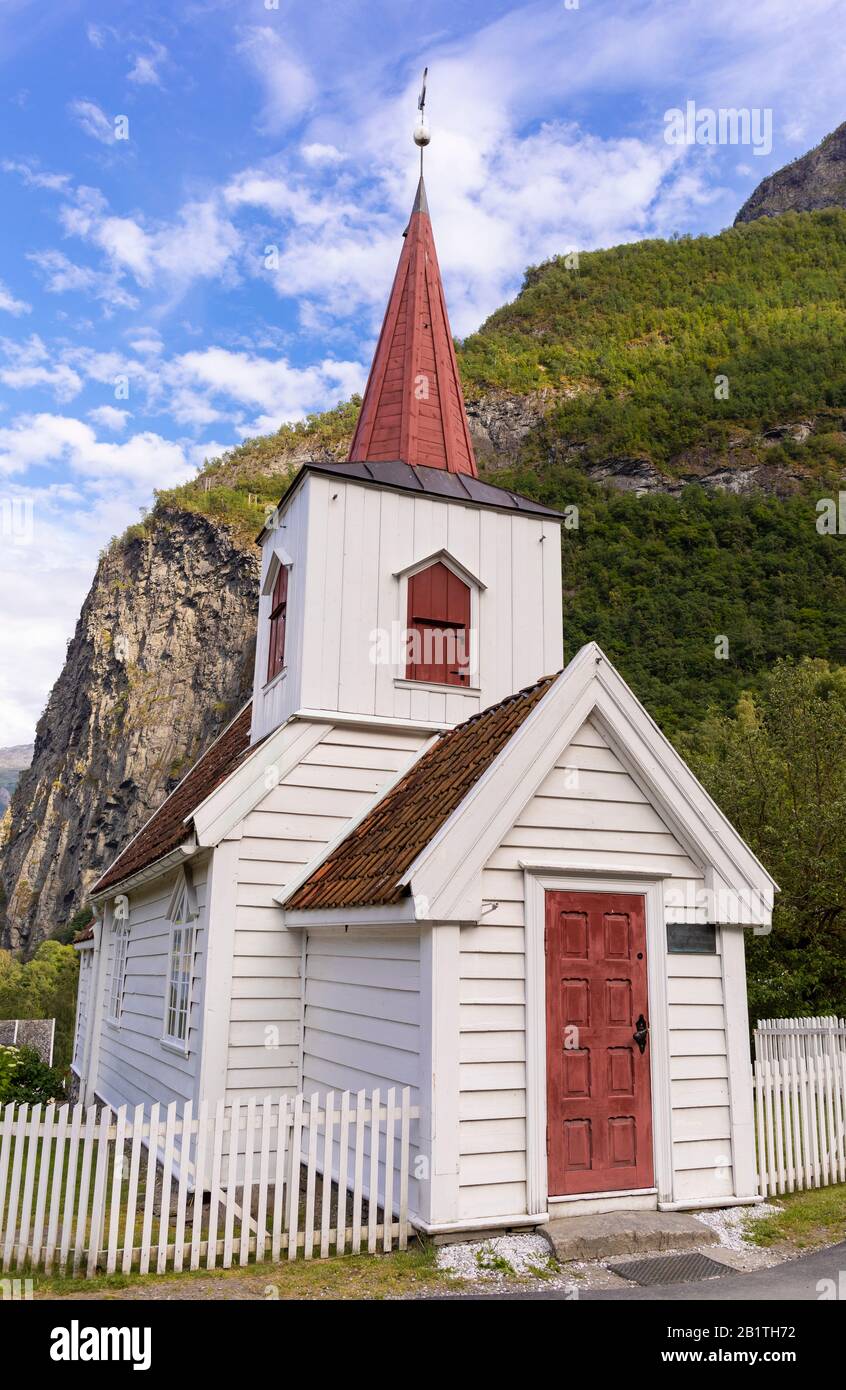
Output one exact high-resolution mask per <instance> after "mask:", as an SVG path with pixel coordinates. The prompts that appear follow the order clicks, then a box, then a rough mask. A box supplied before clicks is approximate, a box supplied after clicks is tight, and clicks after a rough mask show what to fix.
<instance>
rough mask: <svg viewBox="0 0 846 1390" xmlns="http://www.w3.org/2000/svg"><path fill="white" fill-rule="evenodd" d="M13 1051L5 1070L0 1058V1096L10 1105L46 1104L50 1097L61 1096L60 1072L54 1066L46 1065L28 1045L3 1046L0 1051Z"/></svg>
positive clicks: (63, 1089)
mask: <svg viewBox="0 0 846 1390" xmlns="http://www.w3.org/2000/svg"><path fill="white" fill-rule="evenodd" d="M2 1052H12V1053H15V1054H16V1055H15V1058H14V1060H13V1061H12V1063H11V1064H9V1063H6V1066H7V1068H8V1070H7V1071H6V1073H5V1075H4V1072H3V1065H4V1063H3V1060H2V1059H0V1100H3V1101H6V1102H8V1103H9V1104H12V1105H23V1104H25V1103H26V1104H28V1105H38V1104H41V1105H47V1104H48V1102H49V1101H51V1100H64V1097H65V1083H64V1076H63V1074H62V1072H61V1071H60V1070H59V1068H58V1067H48V1066H47V1065H46V1064H45V1063H44V1062H42V1060H41V1058H40V1057H39V1055H38V1053H37V1052H35V1051H34V1050H33V1048H31V1047H4V1048H0V1053H2Z"/></svg>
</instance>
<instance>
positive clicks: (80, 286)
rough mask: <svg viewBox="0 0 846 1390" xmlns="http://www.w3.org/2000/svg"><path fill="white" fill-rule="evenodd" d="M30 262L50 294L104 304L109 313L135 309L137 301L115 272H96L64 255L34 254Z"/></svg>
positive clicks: (60, 252)
mask: <svg viewBox="0 0 846 1390" xmlns="http://www.w3.org/2000/svg"><path fill="white" fill-rule="evenodd" d="M27 260H30V261H32V262H33V264H34V265H36V266H37V267H38V269H39V270H40V271H41V273H42V275H43V276H44V281H45V286H44V287H45V289H46V290H47V291H48V293H49V294H67V293H69V292H76V293H81V294H88V295H91V296H92V298H94V299H98V300H102V301H103V303H104V304H105V305H106V311H107V313H110V312H111V310H112V309H118V308H119V309H136V308H137V307H138V300H137V299H136V298H135V296H134V295H133V294H130V293H129V291H128V290H126V289H124V287H123V285H121V284H120V281H119V279H118V278H117V277H116V275H115V273H114V271H113V270H106V271H101V270H94V269H92V267H90V266H81V265H76V264H75V263H74V262H73V261H71V260H70V259H69V258H68V257H67V256H66V255H65V254H64V252H63V251H31V252H30V253H29V254H28V256H27Z"/></svg>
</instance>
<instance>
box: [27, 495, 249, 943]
mask: <svg viewBox="0 0 846 1390" xmlns="http://www.w3.org/2000/svg"><path fill="white" fill-rule="evenodd" d="M257 580H258V560H257V555H256V552H255V549H254V548H253V547H249V548H245V546H244V545H243V543H241V542H240V541H238V540H236V539H235V538H234V536H233V533H232V531H231V530H230V529H229V528H228V527H226V526H220V525H217V524H215V523H214V522H212V521H210V520H209V519H207V518H205V517H202V516H198V515H195V514H192V513H190V512H178V511H164V512H161V513H159V514H157V515H156V516H155V517H154V518H153V519H152V520H151V521H150V522H148V523H146V524H145V525H144V526H143V527H140V526H139V527H134V528H132V531H131V533H130V534H129V536H128V537H127V538H126V539H125V540H124V541H122V542H118V543H116V544H114V545H113V546H112V547H111V548H110V549H109V551H108V552H107V553H106V554H104V555H103V557H102V559H101V560H100V563H99V565H98V567H97V572H96V575H95V578H94V582H93V584H92V586H91V591H90V593H89V595H88V597H87V599H86V600H85V603H84V605H83V608H82V613H81V615H80V618H79V622H78V623H77V627H76V631H75V633H74V636H73V638H72V640H71V642H70V643H69V646H68V653H67V658H66V661H65V665H64V668H63V670H62V672H61V674H60V676H59V679H58V680H57V682H56V684H55V686H54V687H53V690H52V693H51V695H50V699H49V701H48V704H47V708H46V709H45V711H44V713H43V715H42V716H41V719H40V720H39V723H38V728H37V731H36V740H35V753H34V757H33V761H32V765H31V767H30V768H29V770H28V771H26V772H25V773H24V774H23V775H22V777H21V779H20V782H19V783H18V786H17V789H16V791H15V793H14V796H13V798H12V804H11V808H10V811H11V818H10V825H9V829H8V840H7V844H6V846H5V849H4V852H3V863H2V886H3V892H4V896H5V924H4V929H3V934H2V940H0V944H3V945H6V946H10V947H24V948H26V947H28V946H31V945H34V944H35V943H36V942H37V941H38V940H40V939H43V938H44V937H45V936H47V935H49V934H50V933H51V932H52V931H53V930H55V929H56V928H57V927H59V926H61V925H63V924H64V923H66V922H67V920H68V918H69V917H70V916H71V915H72V913H73V912H74V910H75V909H76V908H78V907H79V906H80V905H81V904H82V902H83V901H84V898H85V892H86V889H87V888H88V887H90V885H91V883H92V881H93V880H94V879H95V878H96V877H97V875H98V873H99V872H101V871H102V869H103V868H104V867H105V865H106V864H107V863H108V862H109V861H110V860H111V859H112V858H113V857H114V855H115V853H116V851H117V850H118V848H119V847H120V846H121V845H122V844H124V843H125V841H126V839H127V838H128V837H129V836H130V835H132V834H133V833H134V832H135V831H136V830H137V829H138V828H139V826H140V825H141V824H142V823H143V822H144V820H146V818H147V816H148V815H149V813H150V812H151V811H152V810H153V809H154V808H155V807H156V806H158V805H159V804H160V802H161V801H162V800H163V798H164V796H165V795H166V794H167V792H168V791H169V790H170V789H171V788H172V787H173V786H174V785H175V784H176V782H177V781H178V780H179V777H180V776H181V775H182V772H184V771H185V770H186V768H187V766H188V765H189V764H190V763H191V762H192V761H193V760H194V758H195V757H196V756H197V754H198V753H199V752H200V751H201V750H202V749H203V748H204V747H205V746H206V745H207V744H208V743H209V742H210V741H211V739H213V738H214V737H215V736H216V735H217V734H218V733H219V732H220V730H221V729H222V728H223V726H224V725H225V724H226V723H227V722H228V720H229V719H230V717H231V716H232V714H233V713H234V712H235V710H236V709H237V708H238V707H239V705H240V704H242V703H243V701H244V700H245V699H246V698H247V697H248V695H249V691H250V686H251V682H252V668H253V649H254V637H255V607H256V593H257Z"/></svg>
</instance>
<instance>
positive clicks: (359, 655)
mask: <svg viewBox="0 0 846 1390" xmlns="http://www.w3.org/2000/svg"><path fill="white" fill-rule="evenodd" d="M282 522H283V525H282V526H281V527H280V528H279V529H277V530H276V531H274V532H273V533H272V534H270V535H268V537H267V539H266V541H265V543H264V547H263V556H262V581H263V580H264V578H265V576H266V575H267V571H268V567H269V564H270V561H271V556H272V555H273V553H274V551H275V550H276V549H277V547H278V546H279V545H280V544H281V545H282V546H283V547H284V549H285V550H286V552H287V553H288V555H289V556H290V557H291V559H292V560H293V564H292V567H291V570H290V579H289V588H288V603H289V609H288V632H287V636H286V647H287V651H286V673H285V675H284V677H283V678H282V679H277V680H275V681H272V682H270V683H269V684H268V683H267V682H266V680H265V675H266V671H267V640H268V622H267V617H268V613H269V598H268V597H267V596H263V597H262V599H261V602H260V605H259V632H258V644H257V652H256V671H255V683H254V688H253V735H252V737H253V742H256V741H257V740H258V739H259V738H261V737H263V736H264V735H265V734H267V733H269V732H270V731H271V730H272V729H274V728H276V727H278V725H279V724H281V723H282V722H283V721H284V720H285V719H286V718H288V716H289V715H290V714H292V713H293V712H294V711H295V710H297V709H322V710H338V709H339V710H344V711H347V712H349V713H355V714H366V715H383V716H388V717H390V718H409V717H411V718H415V719H421V720H432V719H434V720H440V719H444V718H445V719H446V720H448V721H449V722H451V723H459V722H460V721H461V720H462V719H466V718H469V717H470V715H472V714H475V713H477V712H478V710H479V709H484V708H485V707H486V706H487V705H490V704H493V703H494V702H495V701H496V700H499V699H502V698H503V697H504V696H505V695H508V694H510V693H511V692H512V691H514V690H519V689H521V688H522V687H523V686H526V685H529V684H531V682H532V681H534V680H537V679H538V677H539V676H542V675H544V674H546V673H547V672H548V671H554V670H557V669H558V668H559V667H560V666H562V665H563V649H562V623H561V574H560V560H559V556H560V549H559V526H558V523H556V522H555V521H551V520H543V519H541V518H538V517H532V516H529V515H527V514H515V513H506V512H496V511H493V510H491V509H490V508H486V507H474V506H472V505H465V504H464V503H461V502H457V501H450V500H448V499H446V498H432V497H431V496H421V495H414V494H406V493H399V492H392V491H388V490H384V491H383V490H381V489H379V488H377V487H375V486H374V485H373V484H372V483H366V484H364V485H362V484H360V483H356V482H354V481H353V480H349V481H346V480H344V479H340V478H331V479H329V478H322V477H319V476H316V475H314V474H312V475H311V476H309V477H307V478H306V479H305V480H304V482H303V483H302V485H301V486H300V488H299V489H298V490H297V492H296V493H295V494H294V496H293V498H292V499H291V501H290V503H289V505H288V508H287V509H286V514H285V516H284V517H283V518H282ZM441 549H446V550H447V552H448V553H449V554H450V555H451V556H452V557H453V558H454V559H455V560H457V561H458V563H459V564H460V565H463V566H464V568H465V569H467V570H468V571H469V572H470V573H471V574H473V575H475V576H477V578H478V579H479V580H480V581H481V583H482V585H483V586H484V588H483V589H482V591H481V602H480V614H479V627H480V632H479V638H480V647H481V654H482V660H481V663H480V686H481V688H480V692H479V693H478V694H477V693H475V691H474V690H460V689H458V688H456V689H455V690H454V691H452V690H450V691H446V692H445V691H443V690H442V689H440V690H439V689H437V688H429V687H426V686H420V687H419V688H413V689H409V687H408V686H407V685H405V686H403V685H402V683H401V682H402V680H403V677H404V675H405V671H404V669H403V667H402V665H400V666H398V667H394V666H386V665H383V664H379V665H377V664H375V663H374V662H373V661H372V659H371V646H372V632H373V629H374V626H376V625H377V623H378V626H379V627H381V628H383V629H385V631H388V632H389V631H390V628H391V624H392V623H397V622H398V623H400V624H402V625H403V626H404V625H405V620H406V614H405V613H403V612H402V611H401V609H402V599H401V595H402V593H403V584H402V578H401V572H402V571H403V570H405V569H406V568H407V567H408V566H410V565H414V564H416V563H417V562H418V561H421V560H425V559H427V558H428V557H429V556H430V555H433V554H435V553H436V552H438V551H440V550H441ZM512 608H513V610H514V611H515V612H519V613H520V621H519V623H512V622H509V621H508V614H509V612H510V611H511V609H512ZM397 681H399V682H400V684H397Z"/></svg>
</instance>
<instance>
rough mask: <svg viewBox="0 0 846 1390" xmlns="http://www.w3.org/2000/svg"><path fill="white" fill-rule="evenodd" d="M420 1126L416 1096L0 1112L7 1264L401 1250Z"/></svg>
mask: <svg viewBox="0 0 846 1390" xmlns="http://www.w3.org/2000/svg"><path fill="white" fill-rule="evenodd" d="M418 1115H419V1112H418V1110H417V1108H416V1107H414V1106H412V1104H411V1092H410V1088H408V1087H405V1088H404V1089H403V1090H401V1091H398V1090H397V1088H395V1087H392V1088H391V1089H389V1090H388V1091H387V1092H386V1093H381V1092H380V1091H378V1090H374V1091H373V1092H372V1093H371V1094H369V1095H368V1094H367V1093H366V1092H364V1091H359V1092H358V1093H357V1094H355V1095H353V1094H352V1093H350V1092H349V1091H344V1092H343V1093H335V1092H330V1093H329V1094H328V1095H325V1096H323V1097H318V1096H317V1095H314V1096H309V1097H307V1096H305V1095H303V1094H299V1095H296V1096H294V1097H293V1098H291V1097H287V1098H283V1099H281V1100H272V1099H271V1098H270V1097H265V1098H261V1099H259V1098H256V1097H250V1098H249V1099H248V1100H246V1101H240V1100H236V1101H234V1102H233V1103H232V1104H231V1105H225V1104H224V1102H223V1101H222V1100H221V1101H220V1102H219V1103H218V1105H217V1107H216V1108H215V1109H214V1110H213V1111H210V1110H209V1109H208V1107H207V1106H206V1105H203V1106H201V1108H200V1110H199V1113H198V1114H196V1115H195V1113H194V1109H193V1105H192V1102H191V1101H187V1102H186V1103H185V1104H184V1105H181V1106H180V1105H178V1104H177V1102H176V1101H173V1102H171V1103H170V1104H169V1105H168V1106H167V1107H163V1106H160V1105H157V1104H154V1105H152V1106H151V1107H145V1106H143V1105H138V1106H136V1107H134V1108H133V1109H130V1108H129V1107H127V1106H121V1107H120V1108H119V1109H117V1110H112V1109H110V1108H109V1107H108V1106H104V1107H102V1108H100V1107H97V1106H90V1107H88V1108H87V1109H85V1108H83V1106H82V1105H76V1106H74V1107H72V1108H71V1107H70V1106H67V1105H64V1106H61V1107H57V1106H55V1105H52V1104H51V1105H47V1106H46V1107H42V1106H41V1105H33V1106H31V1107H30V1106H27V1105H19V1106H14V1105H6V1106H0V1265H2V1269H3V1270H4V1271H5V1270H8V1269H17V1268H22V1267H24V1266H29V1267H31V1268H38V1269H44V1270H45V1271H47V1272H51V1271H56V1272H59V1273H63V1272H66V1271H71V1270H72V1271H73V1272H74V1273H80V1272H81V1271H82V1270H85V1271H86V1273H87V1274H89V1275H91V1274H94V1273H95V1271H97V1270H98V1269H99V1270H103V1271H105V1272H106V1273H109V1274H111V1273H114V1272H115V1271H117V1270H121V1271H123V1272H124V1273H129V1272H130V1271H132V1270H137V1271H139V1272H140V1273H141V1274H146V1273H149V1272H151V1271H156V1272H157V1273H163V1272H164V1271H165V1270H168V1269H172V1270H175V1271H178V1270H182V1269H199V1268H200V1267H201V1266H202V1267H203V1268H207V1269H213V1268H214V1267H215V1266H216V1265H220V1266H221V1267H222V1268H224V1269H227V1268H229V1267H230V1266H231V1265H232V1264H233V1263H237V1264H240V1265H244V1264H247V1263H249V1262H251V1261H253V1260H255V1261H261V1260H267V1259H272V1260H279V1259H280V1258H288V1259H296V1258H297V1256H298V1255H300V1254H302V1255H304V1256H305V1258H306V1259H311V1258H313V1257H315V1256H319V1257H323V1258H325V1257H326V1256H328V1255H329V1254H344V1253H347V1252H351V1253H358V1252H360V1251H362V1250H364V1249H366V1250H368V1251H370V1252H371V1253H375V1252H376V1251H377V1250H382V1251H388V1250H391V1249H393V1248H399V1249H404V1248H405V1246H406V1244H407V1240H408V1231H409V1218H408V1172H409V1164H410V1129H411V1123H412V1121H413V1120H416V1119H417V1118H418ZM324 1172H326V1173H329V1174H331V1181H327V1182H324V1181H323V1176H322V1175H323V1173H324Z"/></svg>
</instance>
